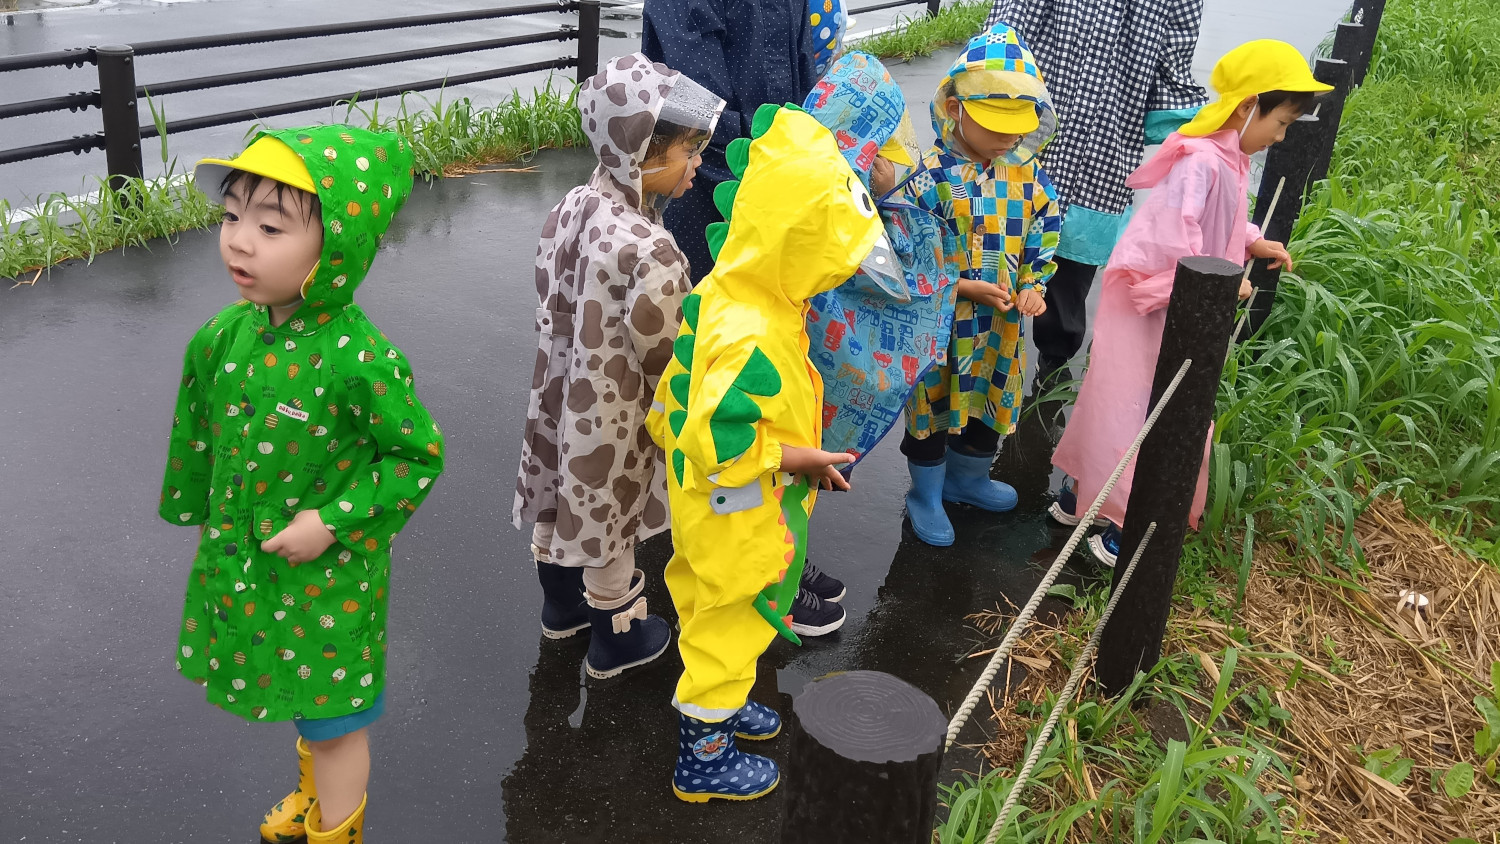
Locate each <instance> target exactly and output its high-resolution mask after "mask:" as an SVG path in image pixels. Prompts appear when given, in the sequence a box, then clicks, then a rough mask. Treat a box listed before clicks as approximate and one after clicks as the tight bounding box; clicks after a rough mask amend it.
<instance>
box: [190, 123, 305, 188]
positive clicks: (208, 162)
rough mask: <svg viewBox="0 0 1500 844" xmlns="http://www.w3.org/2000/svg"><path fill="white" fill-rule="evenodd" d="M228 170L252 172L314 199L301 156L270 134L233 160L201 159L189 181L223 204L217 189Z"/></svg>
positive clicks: (258, 139) (256, 141)
mask: <svg viewBox="0 0 1500 844" xmlns="http://www.w3.org/2000/svg"><path fill="white" fill-rule="evenodd" d="M231 170H243V171H245V172H247V173H254V174H255V175H257V176H263V177H265V178H267V179H271V180H272V181H277V182H281V183H283V184H286V185H290V186H291V187H294V188H296V189H298V190H303V191H307V192H308V193H310V194H313V195H314V196H316V195H317V193H318V188H317V186H316V185H314V184H313V179H312V174H311V173H308V172H307V165H306V164H304V163H303V162H302V157H301V156H299V155H297V153H296V152H294V151H293V150H292V148H291V147H289V146H287V145H286V144H284V143H282V142H281V141H280V140H279V139H277V138H273V137H271V136H270V135H262V136H261V137H260V138H257V139H256V140H255V142H254V143H252V144H251V145H250V146H248V147H246V148H245V151H244V152H242V153H240V154H239V155H237V156H235V157H234V158H229V159H224V158H205V159H203V160H202V161H200V162H198V166H197V167H195V168H193V181H194V182H196V183H197V184H198V190H201V191H203V192H204V193H206V194H208V197H209V199H212V200H213V201H215V202H218V203H223V202H224V194H223V192H222V191H221V190H220V189H219V185H220V184H222V183H223V181H224V177H225V176H228V175H229V171H231Z"/></svg>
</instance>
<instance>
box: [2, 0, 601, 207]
mask: <svg viewBox="0 0 1500 844" xmlns="http://www.w3.org/2000/svg"><path fill="white" fill-rule="evenodd" d="M558 13H577V15H578V19H577V24H576V25H573V24H570V23H565V24H563V26H561V27H560V28H556V29H551V28H549V29H546V30H543V31H540V32H534V33H528V34H522V35H511V36H506V37H500V38H488V39H481V40H475V41H464V42H460V43H450V44H441V45H437V46H432V47H421V48H417V49H412V50H403V51H399V52H392V53H377V54H370V55H362V56H355V57H351V58H344V59H330V60H326V61H318V62H306V63H302V64H293V65H283V66H280V67H271V68H259V69H255V70H245V71H237V72H232V73H220V74H213V75H207V76H198V77H194V78H190V79H177V80H164V81H161V82H154V83H149V84H144V85H142V84H137V82H136V79H135V77H136V63H135V59H136V58H138V57H140V56H153V55H163V54H168V53H179V52H185V51H190V50H211V49H219V48H230V47H240V46H245V45H251V44H266V43H273V42H283V41H293V40H297V39H306V38H325V37H331V36H339V35H353V34H359V33H366V32H381V31H386V30H393V29H411V28H416V27H427V26H440V25H445V24H461V23H471V22H476V21H490V20H498V19H504V18H518V17H523V16H528V15H542V14H558ZM599 13H600V2H599V0H553V2H549V3H535V4H531V5H526V6H513V7H510V8H503V9H481V10H472V11H463V12H446V13H441V14H430V15H412V16H408V17H400V18H390V19H386V20H366V21H352V22H347V23H334V24H317V25H313V26H299V27H288V28H282V29H267V30H260V31H256V32H240V33H233V34H228V35H211V36H194V37H188V38H172V39H165V40H159V41H148V42H144V43H138V44H132V45H129V46H126V47H80V48H74V49H68V50H59V51H54V52H48V53H33V54H27V55H20V56H8V57H4V58H0V74H4V73H7V72H12V71H23V70H35V69H44V68H59V67H61V68H68V69H78V68H82V67H84V66H86V65H94V66H95V67H96V68H97V77H98V80H97V81H98V85H99V87H98V88H97V89H96V90H93V91H79V92H76V93H72V94H64V95H59V96H53V97H44V98H39V99H32V100H25V101H21V102H14V103H0V119H6V118H15V117H28V116H32V115H39V114H50V113H57V112H63V111H69V112H75V113H76V112H80V111H87V110H88V109H98V110H100V112H101V114H102V123H103V127H102V131H97V132H91V133H86V134H78V135H74V136H73V137H71V138H66V139H60V140H53V141H46V142H43V143H37V144H31V145H28V146H23V147H17V148H14V149H5V150H0V164H13V163H17V162H21V161H28V160H31V159H35V158H44V157H47V156H53V155H63V154H66V153H69V152H71V153H73V154H75V155H79V154H82V153H85V152H91V151H94V150H105V152H106V155H107V158H108V170H109V176H110V180H111V183H113V184H118V183H119V182H120V181H121V180H122V179H123V178H126V177H134V178H139V177H140V176H141V175H142V172H143V166H142V161H141V140H142V139H145V138H154V137H158V136H159V135H161V134H163V132H165V134H168V135H171V134H177V133H181V132H188V131H192V130H195V129H205V128H209V127H213V126H224V125H228V124H232V123H238V122H241V121H246V120H259V119H263V118H267V117H275V116H279V115H285V114H296V113H298V112H304V111H313V110H316V109H321V108H327V107H331V106H336V105H338V104H339V103H354V102H359V101H361V100H374V99H380V98H383V97H391V96H397V95H400V94H402V93H406V92H415V91H430V90H434V89H438V88H443V87H446V86H452V85H465V84H469V83H474V82H483V81H488V80H492V79H501V78H504V77H508V76H519V75H522V74H527V73H536V72H540V71H544V70H563V69H568V68H574V69H576V71H577V78H578V79H579V80H580V81H581V80H583V79H586V78H588V77H589V76H592V75H594V73H596V72H597V70H598V63H599V44H598V40H599ZM567 41H573V42H576V44H577V50H576V55H574V56H560V57H558V58H554V59H547V60H543V61H535V62H529V63H526V64H518V65H511V66H505V67H493V68H488V69H484V70H478V71H474V72H471V73H463V74H449V75H445V76H443V77H439V78H433V79H424V80H420V81H416V82H410V83H404V84H399V85H389V86H382V87H379V88H364V89H360V90H357V91H348V92H345V93H341V94H329V95H325V96H318V97H309V98H307V99H302V100H297V101H295V102H283V103H273V104H268V105H265V106H261V107H257V108H246V109H237V110H234V111H227V112H222V113H219V114H210V115H204V116H201V117H192V118H186V119H182V120H174V121H167V122H165V123H164V124H163V125H162V127H161V128H158V127H157V126H156V125H155V124H151V125H145V126H142V125H140V119H139V109H138V107H137V100H138V99H139V98H141V97H160V96H166V95H169V94H180V93H187V92H191V91H206V90H212V89H215V88H222V87H226V86H231V85H246V84H251V83H255V82H265V81H270V80H275V79H291V78H296V77H301V76H309V75H313V74H319V73H332V72H338V71H346V70H358V69H361V68H366V67H375V66H379V65H390V64H400V63H403V62H413V61H421V60H425V59H433V58H441V57H444V56H456V55H467V54H474V53H482V52H487V51H491V50H501V49H505V48H509V47H520V46H525V45H531V44H546V43H550V42H567Z"/></svg>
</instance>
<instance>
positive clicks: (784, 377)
mask: <svg viewBox="0 0 1500 844" xmlns="http://www.w3.org/2000/svg"><path fill="white" fill-rule="evenodd" d="M753 135H754V140H753V141H752V140H750V139H742V140H739V141H735V142H734V143H733V144H731V145H730V148H729V152H728V159H729V163H730V167H731V169H732V170H733V171H734V172H735V173H736V174H740V175H741V180H740V181H730V182H725V183H724V184H721V185H720V186H719V187H718V188H717V189H716V190H715V197H714V199H715V202H716V203H717V204H718V205H719V208H720V210H721V211H723V212H724V213H725V216H726V218H727V219H728V222H727V223H716V224H714V225H713V226H711V227H710V229H709V236H708V240H709V244H710V248H711V249H713V250H714V251H715V252H716V259H717V262H716V263H715V265H714V270H713V272H712V273H710V274H709V276H708V277H707V278H706V279H705V280H704V282H703V283H702V284H700V285H699V286H698V287H697V289H696V290H694V292H693V293H692V295H690V296H688V297H687V299H686V300H685V301H684V302H683V309H682V310H683V326H682V329H681V332H680V333H679V335H678V337H677V340H676V342H675V343H674V345H673V359H672V361H671V362H670V363H669V364H668V365H667V369H666V372H665V373H664V374H663V376H662V380H661V385H660V387H659V388H658V389H657V391H656V401H655V403H654V404H653V407H652V412H651V414H650V416H649V417H648V418H647V426H648V427H649V428H650V430H651V435H652V437H653V438H654V439H655V440H656V441H657V442H658V443H659V444H660V445H661V446H662V448H663V449H664V450H665V451H666V454H667V464H668V471H667V492H668V497H669V498H670V501H671V511H672V541H673V545H674V554H673V559H672V563H671V564H670V565H669V566H668V568H667V585H668V587H669V588H670V589H671V591H672V595H673V600H674V601H675V602H676V603H677V605H678V612H679V616H680V617H681V619H682V622H683V626H682V644H681V651H682V654H683V666H684V673H683V678H682V680H681V682H679V684H678V687H677V704H678V706H679V708H680V709H681V710H682V711H683V712H684V713H686V714H688V715H690V716H692V717H695V718H700V719H705V720H710V721H717V720H722V719H724V718H727V717H729V715H731V714H733V712H734V711H737V710H738V709H739V708H740V707H741V706H743V705H744V701H745V696H746V695H747V694H748V693H749V688H750V686H749V683H753V681H754V661H755V658H756V657H757V656H759V654H760V653H761V652H762V651H763V650H764V649H765V647H766V645H768V644H769V643H770V640H771V638H772V637H773V636H774V635H775V633H776V632H780V633H781V634H782V635H783V636H786V637H787V638H789V639H792V640H794V641H795V640H796V635H795V634H793V633H792V632H791V630H790V625H789V622H788V620H787V619H788V618H789V615H788V613H789V611H790V609H791V602H792V599H793V598H794V597H795V596H796V593H797V584H798V581H799V580H800V575H801V570H802V566H803V560H804V555H805V550H806V538H807V534H806V528H807V519H808V516H809V514H810V513H811V511H812V505H813V500H814V498H815V497H816V491H815V490H811V489H809V488H808V485H807V482H806V481H805V480H803V479H801V478H795V477H792V476H789V475H787V474H785V473H783V472H781V471H779V470H780V468H781V463H782V445H783V444H785V445H789V446H799V447H808V448H817V447H818V445H819V442H820V439H821V434H822V422H821V407H822V394H823V385H822V380H821V378H819V376H818V373H817V370H816V369H815V368H814V367H813V366H812V363H811V362H810V361H809V360H808V357H807V349H808V338H807V332H806V330H805V322H804V320H805V316H804V314H805V311H806V308H807V300H808V298H809V297H811V296H813V295H815V294H817V293H820V292H823V291H826V290H831V289H832V288H834V287H836V286H838V285H839V284H842V283H843V282H844V280H845V279H847V278H849V277H850V276H852V275H853V274H854V273H855V271H856V270H857V269H860V268H861V266H865V267H872V266H874V265H873V263H872V261H887V262H893V261H894V255H893V254H892V253H891V252H890V246H889V242H888V241H887V239H886V236H885V231H884V227H883V225H882V222H881V219H880V215H879V214H878V213H876V209H875V203H874V201H873V200H872V199H871V198H870V194H869V192H868V191H867V190H866V189H865V187H864V184H863V183H862V182H861V180H860V179H859V177H858V176H857V175H856V174H855V173H854V171H853V170H852V169H851V168H850V166H849V164H848V162H847V161H845V159H844V157H843V155H842V154H841V153H840V151H839V148H838V144H837V143H836V142H835V140H834V136H833V134H832V133H831V132H830V131H829V130H828V129H827V128H825V127H824V126H823V125H822V124H820V123H819V122H818V121H817V120H816V119H814V118H813V117H812V116H811V115H809V114H807V113H806V112H805V111H803V110H802V109H800V108H797V107H796V106H785V107H777V106H769V105H768V106H762V107H761V109H760V110H759V111H757V112H756V115H755V124H754V130H753ZM872 256H873V258H872ZM896 272H897V273H899V269H897V270H896ZM747 677H748V682H747Z"/></svg>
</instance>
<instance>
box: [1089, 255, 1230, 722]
mask: <svg viewBox="0 0 1500 844" xmlns="http://www.w3.org/2000/svg"><path fill="white" fill-rule="evenodd" d="M1242 274H1243V267H1242V266H1241V265H1239V264H1235V263H1232V262H1230V261H1226V260H1224V259H1222V258H1208V257H1196V256H1195V257H1191V258H1183V259H1182V260H1181V261H1178V262H1177V275H1176V278H1175V279H1174V280H1173V282H1172V298H1171V299H1170V300H1169V301H1168V303H1167V316H1166V324H1165V326H1164V328H1163V330H1162V340H1161V354H1160V355H1159V356H1158V358H1157V361H1156V378H1155V380H1154V381H1153V382H1152V385H1151V406H1153V407H1154V406H1155V405H1156V402H1157V400H1158V399H1160V398H1161V395H1162V393H1163V392H1164V391H1165V390H1166V388H1167V384H1169V383H1170V382H1171V381H1172V379H1173V378H1174V377H1175V376H1176V375H1177V370H1178V369H1180V368H1181V367H1182V362H1183V361H1184V360H1187V359H1191V360H1192V366H1191V367H1189V368H1188V372H1187V375H1186V376H1185V377H1184V378H1183V379H1182V383H1181V384H1179V385H1178V387H1177V392H1176V394H1175V395H1174V396H1173V397H1172V400H1171V401H1170V402H1168V403H1167V405H1166V407H1164V408H1163V409H1162V412H1161V416H1160V417H1159V418H1158V419H1157V420H1156V426H1155V427H1154V428H1152V429H1151V433H1150V434H1148V435H1147V436H1146V439H1145V441H1144V442H1142V443H1141V450H1140V453H1139V454H1138V455H1137V456H1136V465H1135V476H1134V479H1133V481H1132V483H1131V488H1130V500H1129V502H1128V506H1127V508H1126V516H1125V525H1124V533H1125V535H1124V538H1123V540H1122V541H1121V543H1120V557H1119V559H1120V560H1122V561H1124V560H1129V559H1130V558H1131V557H1132V556H1133V555H1134V554H1135V551H1136V548H1137V547H1139V545H1140V543H1141V537H1142V536H1144V535H1145V533H1146V526H1147V525H1149V524H1151V523H1152V522H1156V523H1157V529H1156V535H1155V536H1154V537H1152V539H1151V544H1150V545H1149V546H1148V547H1147V548H1146V550H1145V553H1144V554H1143V555H1142V556H1141V561H1140V562H1139V563H1138V564H1136V569H1135V575H1134V576H1133V577H1132V578H1131V580H1130V584H1129V585H1128V587H1127V588H1126V589H1125V591H1124V593H1123V594H1121V596H1120V603H1119V605H1118V606H1117V607H1116V608H1115V613H1114V615H1113V616H1111V617H1110V619H1109V624H1108V625H1106V626H1105V628H1104V636H1103V639H1102V641H1101V642H1100V645H1099V655H1098V656H1097V657H1096V658H1095V664H1094V671H1095V675H1096V676H1097V677H1098V678H1099V682H1100V684H1101V685H1102V686H1103V687H1104V689H1105V691H1107V692H1108V693H1109V694H1119V693H1120V692H1123V691H1124V690H1125V689H1126V688H1128V687H1129V686H1130V683H1131V681H1132V680H1134V679H1135V674H1136V672H1137V671H1145V670H1149V669H1150V668H1151V667H1152V666H1153V665H1155V664H1156V661H1157V660H1158V659H1159V658H1160V657H1161V641H1162V636H1163V635H1164V634H1165V633H1166V629H1167V616H1168V615H1169V614H1170V612H1171V607H1172V587H1173V586H1174V585H1175V584H1176V581H1177V564H1178V562H1179V560H1180V558H1181V557H1182V539H1183V536H1184V535H1185V534H1186V532H1187V526H1188V513H1189V510H1190V508H1191V505H1192V501H1193V493H1194V492H1195V490H1196V488H1197V486H1198V472H1199V469H1200V468H1201V467H1202V465H1203V461H1204V460H1205V459H1207V455H1206V453H1205V448H1204V446H1205V444H1206V442H1207V440H1208V433H1209V426H1210V425H1211V424H1212V423H1213V419H1214V399H1215V398H1216V397H1217V396H1218V393H1219V376H1220V374H1221V373H1222V372H1223V370H1224V348H1225V346H1226V345H1227V344H1228V341H1229V332H1230V330H1231V329H1232V328H1233V323H1234V303H1235V297H1236V294H1237V293H1238V291H1239V286H1240V279H1241V277H1242ZM1124 571H1125V566H1123V565H1118V566H1116V567H1115V572H1114V583H1115V586H1116V587H1117V588H1118V586H1119V583H1120V575H1122V574H1123V573H1124Z"/></svg>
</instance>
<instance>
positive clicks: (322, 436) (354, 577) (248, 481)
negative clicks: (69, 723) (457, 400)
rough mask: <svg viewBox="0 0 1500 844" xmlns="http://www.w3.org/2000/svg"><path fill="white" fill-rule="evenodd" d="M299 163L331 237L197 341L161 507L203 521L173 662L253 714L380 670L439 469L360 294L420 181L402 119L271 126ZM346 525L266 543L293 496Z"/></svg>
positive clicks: (292, 713) (276, 715) (399, 365)
mask: <svg viewBox="0 0 1500 844" xmlns="http://www.w3.org/2000/svg"><path fill="white" fill-rule="evenodd" d="M269 134H271V135H273V136H274V137H276V138H277V139H279V140H281V141H282V142H283V143H285V144H287V145H288V146H290V147H291V148H292V149H293V150H294V151H296V153H297V154H298V155H299V156H300V157H301V158H302V160H303V162H304V163H305V164H306V165H307V169H308V172H309V173H310V174H311V175H312V178H313V181H314V182H315V183H316V184H317V186H318V198H319V199H320V200H321V202H322V216H323V238H324V240H323V253H322V258H321V261H320V263H319V265H318V268H317V272H316V274H315V276H314V278H313V280H312V282H311V283H310V284H309V285H308V287H307V288H306V293H307V295H306V297H305V301H304V303H303V305H302V307H301V308H299V309H298V310H297V312H296V313H295V314H293V316H292V318H291V319H289V320H287V321H286V322H284V323H283V324H281V325H280V326H274V327H273V326H271V325H270V323H269V320H268V316H269V314H268V311H267V309H266V308H264V307H261V306H257V305H252V304H250V303H249V302H245V301H240V302H236V303H235V304H233V305H230V306H229V307H227V308H225V309H224V310H222V311H220V312H219V313H218V314H217V315H216V316H214V318H213V319H210V320H209V321H208V323H207V324H205V325H204V326H203V327H202V328H200V329H198V332H197V333H196V334H194V335H193V339H192V340H191V341H190V342H189V343H188V346H187V353H186V356H185V359H184V361H183V371H182V386H181V389H180V391H179V393H178V397H177V409H176V412H175V413H174V414H173V417H172V436H171V443H170V445H169V447H168V460H167V469H166V477H165V479H164V481H163V486H162V497H161V507H160V514H161V517H162V518H163V519H166V520H167V521H169V522H171V523H173V524H178V525H203V526H205V527H204V529H203V533H202V539H201V540H200V541H199V543H198V553H197V556H196V557H195V558H194V560H193V568H192V573H191V575H190V577H189V578H188V584H187V594H186V597H185V598H184V601H183V620H182V629H181V632H180V637H179V640H178V649H177V650H178V653H177V668H178V670H179V671H180V672H182V674H183V675H184V676H186V677H188V678H190V679H192V680H193V681H194V682H196V683H199V684H201V685H203V686H204V687H205V688H206V691H207V696H208V700H209V702H211V703H213V704H215V705H216V706H219V707H221V708H223V709H225V710H228V711H230V712H233V713H235V714H236V715H239V716H241V717H243V718H246V719H249V720H263V721H284V720H287V719H293V718H333V717H337V716H340V715H347V714H350V713H352V712H356V711H359V710H361V709H364V708H366V707H368V706H369V705H370V704H371V703H372V702H373V701H374V700H375V697H376V695H378V694H379V693H380V691H381V689H382V688H383V687H384V685H385V648H386V641H385V619H386V603H387V600H388V598H389V594H388V584H389V582H390V564H391V554H390V543H391V540H393V539H394V538H395V536H396V534H397V533H398V532H399V531H400V530H401V528H402V526H403V525H405V524H406V520H407V518H408V517H410V515H411V514H412V512H414V511H415V510H416V508H417V505H418V504H420V503H421V501H422V499H423V498H424V497H425V496H426V495H427V492H428V491H429V490H430V489H431V484H432V481H433V480H434V479H436V478H437V476H438V473H439V472H441V471H442V465H443V439H442V434H441V432H440V431H439V430H438V427H437V425H436V424H434V423H433V421H432V419H431V417H429V416H428V415H427V411H426V410H425V409H424V408H423V407H422V404H421V402H420V401H418V399H417V394H416V392H415V391H414V389H413V386H412V375H411V369H410V367H409V366H408V365H407V362H406V358H405V357H404V356H403V355H402V354H401V350H400V349H397V348H396V347H395V346H393V345H391V344H390V342H388V341H387V340H386V339H385V337H384V336H382V335H381V333H380V330H379V329H377V328H376V327H375V325H374V324H373V323H372V322H370V320H369V318H368V317H366V316H365V314H364V312H363V311H362V310H360V308H359V306H358V305H356V304H354V291H355V289H356V288H358V287H359V283H360V281H361V280H362V279H363V278H364V277H365V275H366V273H368V272H369V269H370V261H371V260H372V259H373V258H374V256H375V250H376V248H377V247H378V246H379V244H380V239H381V237H382V235H384V233H385V230H386V228H387V227H388V226H389V225H390V221H391V218H392V217H393V216H395V213H396V211H397V210H398V209H399V208H400V207H401V204H402V203H403V202H404V201H405V200H406V197H407V195H408V194H409V193H410V192H411V186H412V177H411V165H412V154H411V150H410V147H409V145H407V144H406V142H405V141H404V140H403V139H401V138H400V137H399V136H397V135H394V134H379V135H377V134H373V133H370V132H366V131H362V130H358V129H350V128H348V127H342V126H319V127H310V128H306V129H288V130H284V131H280V132H272V133H269ZM308 509H316V510H318V512H319V514H320V515H321V516H322V518H323V523H324V524H325V525H327V526H328V527H329V528H330V529H331V530H332V531H333V532H334V533H335V534H336V535H337V537H338V539H337V541H336V542H335V543H334V544H333V545H331V546H329V548H328V550H327V551H326V552H324V553H323V555H322V556H321V557H319V558H318V559H316V560H313V561H310V562H306V563H301V564H294V563H288V562H287V561H286V560H285V559H283V558H281V557H280V556H277V555H276V554H271V553H267V552H265V551H262V550H261V542H263V541H264V540H267V539H270V538H271V537H272V536H274V535H275V534H276V533H277V532H278V531H280V530H281V529H282V528H285V527H286V526H287V525H288V524H289V523H290V522H291V520H292V517H293V516H295V515H296V514H297V513H298V512H299V511H302V510H308Z"/></svg>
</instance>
